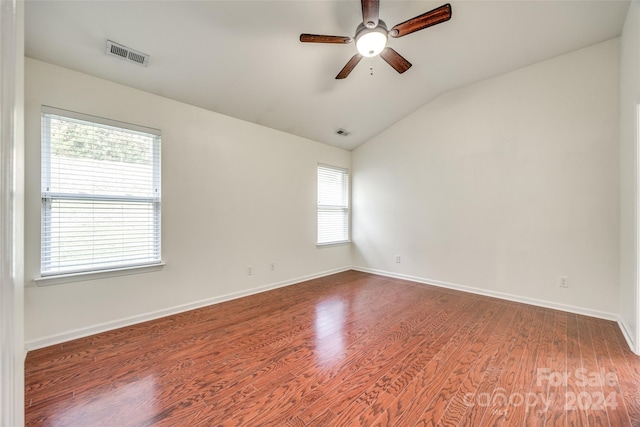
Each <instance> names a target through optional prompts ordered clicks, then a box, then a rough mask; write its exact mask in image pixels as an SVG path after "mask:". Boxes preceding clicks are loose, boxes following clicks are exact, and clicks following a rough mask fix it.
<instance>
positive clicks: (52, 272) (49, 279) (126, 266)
mask: <svg viewBox="0 0 640 427" xmlns="http://www.w3.org/2000/svg"><path fill="white" fill-rule="evenodd" d="M51 116H58V117H59V118H61V119H68V120H69V121H78V120H79V121H83V122H88V123H91V124H97V125H106V126H110V127H114V128H118V129H120V130H123V131H129V132H137V133H140V132H142V133H145V134H149V135H151V136H152V137H153V143H152V144H153V154H152V155H153V159H154V161H153V164H152V177H151V179H152V182H153V183H152V186H153V189H154V194H153V196H150V197H141V196H135V195H100V194H85V193H82V194H76V193H56V192H54V191H50V183H51V163H50V159H51V129H50V127H49V125H50V117H51ZM41 124H42V135H41V138H42V139H41V147H42V153H41V156H42V165H41V173H42V180H41V181H42V197H41V202H42V205H41V208H42V210H41V221H42V226H41V230H42V232H41V265H40V276H41V277H40V278H37V279H36V282H38V281H41V282H42V283H38V284H55V283H64V282H68V281H76V280H78V277H80V279H81V278H82V276H86V275H87V274H92V275H97V276H98V277H108V276H109V273H110V272H114V273H115V275H119V274H131V273H135V272H140V271H136V270H138V269H142V270H144V271H146V270H148V271H154V270H155V267H160V266H162V265H164V263H162V260H161V259H162V252H161V187H160V181H161V172H160V167H161V165H160V145H161V132H160V131H159V130H157V129H152V128H148V127H144V126H138V125H134V124H130V123H124V122H120V121H115V120H110V119H106V118H102V117H96V116H91V115H88V114H83V113H77V112H73V111H67V110H63V109H59V108H54V107H48V106H43V107H42V114H41ZM54 201H79V202H80V201H96V202H103V203H114V204H115V205H118V204H125V203H144V204H151V206H152V209H153V214H152V217H153V219H152V221H153V247H154V249H153V259H149V260H145V261H143V262H140V263H135V262H121V263H119V264H112V265H109V266H108V267H88V268H82V267H78V268H75V269H71V270H69V269H67V270H64V271H60V270H56V269H52V268H51V267H48V266H47V265H46V261H45V259H46V258H47V257H48V255H49V254H48V253H46V247H47V244H48V243H49V242H48V241H47V239H50V236H48V235H47V227H46V226H45V224H47V221H48V220H49V219H50V215H51V209H50V206H51V203H52V202H54ZM67 278H68V279H69V280H60V279H67Z"/></svg>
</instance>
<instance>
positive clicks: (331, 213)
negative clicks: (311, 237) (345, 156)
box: [318, 165, 349, 245]
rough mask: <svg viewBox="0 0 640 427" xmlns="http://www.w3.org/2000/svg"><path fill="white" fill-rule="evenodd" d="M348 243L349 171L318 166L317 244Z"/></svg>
mask: <svg viewBox="0 0 640 427" xmlns="http://www.w3.org/2000/svg"><path fill="white" fill-rule="evenodd" d="M348 241H349V171H348V170H346V169H341V168H336V167H333V166H326V165H318V244H319V245H326V244H331V243H341V242H348Z"/></svg>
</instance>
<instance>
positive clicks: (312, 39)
mask: <svg viewBox="0 0 640 427" xmlns="http://www.w3.org/2000/svg"><path fill="white" fill-rule="evenodd" d="M300 41H301V42H302V43H338V44H347V43H351V42H352V41H353V39H352V38H351V37H343V36H323V35H320V34H300Z"/></svg>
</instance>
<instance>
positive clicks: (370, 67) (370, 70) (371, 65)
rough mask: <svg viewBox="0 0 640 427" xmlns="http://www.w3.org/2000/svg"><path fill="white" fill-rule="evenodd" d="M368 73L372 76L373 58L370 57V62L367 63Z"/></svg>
mask: <svg viewBox="0 0 640 427" xmlns="http://www.w3.org/2000/svg"><path fill="white" fill-rule="evenodd" d="M369 72H370V73H371V75H372V76H373V57H371V62H370V63H369Z"/></svg>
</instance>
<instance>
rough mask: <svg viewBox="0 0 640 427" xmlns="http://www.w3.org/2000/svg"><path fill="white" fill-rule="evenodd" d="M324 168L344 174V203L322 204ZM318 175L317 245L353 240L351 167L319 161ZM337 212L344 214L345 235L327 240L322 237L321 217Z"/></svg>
mask: <svg viewBox="0 0 640 427" xmlns="http://www.w3.org/2000/svg"><path fill="white" fill-rule="evenodd" d="M322 170H325V171H329V172H335V173H339V174H341V175H342V177H343V179H344V182H343V186H342V191H343V192H344V193H343V194H342V196H343V197H342V199H343V200H344V203H343V204H321V203H320V185H321V182H320V173H321V171H322ZM316 176H317V186H316V187H317V191H318V197H317V201H318V204H317V215H316V221H317V226H316V245H317V246H327V245H336V244H341V243H349V242H351V211H350V197H351V196H350V186H351V184H350V173H349V169H345V168H341V167H337V166H331V165H327V164H323V163H318V165H317V169H316ZM335 212H341V213H343V215H344V221H345V223H344V231H345V233H344V236H343V238H340V239H335V240H325V239H321V236H322V234H323V233H322V231H323V230H321V226H322V224H321V221H320V217H321V215H322V214H323V213H335Z"/></svg>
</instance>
